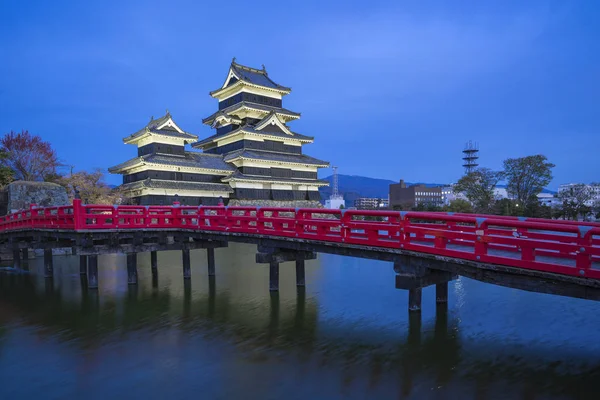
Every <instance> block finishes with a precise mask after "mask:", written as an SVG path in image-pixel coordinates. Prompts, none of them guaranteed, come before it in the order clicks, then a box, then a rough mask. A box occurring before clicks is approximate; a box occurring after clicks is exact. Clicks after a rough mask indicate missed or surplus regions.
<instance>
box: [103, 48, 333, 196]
mask: <svg viewBox="0 0 600 400" xmlns="http://www.w3.org/2000/svg"><path fill="white" fill-rule="evenodd" d="M290 92H291V89H290V88H288V87H285V86H281V85H279V84H277V83H275V82H274V81H273V80H271V78H270V77H269V75H268V74H267V71H266V69H265V67H264V66H263V67H262V69H256V68H250V67H246V66H244V65H241V64H238V63H236V62H235V58H234V59H233V61H232V63H231V66H230V67H229V72H228V74H227V78H226V79H225V82H224V83H223V85H222V86H221V88H219V89H217V90H214V91H212V92H210V95H211V96H212V97H213V98H215V99H217V100H218V102H219V108H218V111H217V112H215V113H214V114H212V115H211V116H209V117H207V118H205V119H203V120H202V122H203V123H204V124H206V125H209V126H210V127H211V128H213V129H215V133H214V134H213V135H212V136H209V137H207V138H206V139H203V140H200V141H198V136H196V135H194V134H191V133H188V132H186V131H184V130H183V129H182V128H181V127H179V125H177V124H176V123H175V121H174V120H173V117H172V116H171V114H170V113H169V112H168V111H167V113H166V115H164V116H163V117H161V118H158V119H154V118H151V119H150V122H148V124H147V125H146V126H145V127H143V128H142V129H141V130H139V131H138V132H136V133H134V134H132V135H130V136H127V137H126V138H124V139H123V141H124V142H125V143H126V144H134V145H137V148H138V156H137V157H136V158H134V159H131V160H129V161H126V162H124V163H122V164H119V165H117V166H114V167H112V168H109V171H110V172H111V173H115V174H122V175H123V185H122V186H121V189H122V190H123V192H124V195H125V196H126V197H128V198H130V199H131V202H132V203H133V204H140V205H161V204H164V205H167V204H172V203H173V202H174V201H179V202H180V203H181V204H183V205H213V204H217V203H218V202H219V200H220V199H222V200H223V201H224V202H225V203H226V204H229V205H264V206H282V207H286V206H289V207H316V206H319V200H320V195H319V191H318V189H319V187H320V186H327V185H328V183H327V182H326V181H321V180H318V179H317V170H318V169H319V168H324V167H328V166H329V163H328V162H326V161H321V160H318V159H316V158H313V157H310V156H307V155H305V154H303V153H302V146H303V145H305V144H307V143H312V142H313V141H314V138H313V137H310V136H305V135H301V134H299V133H295V132H293V131H292V130H290V128H289V127H288V125H287V124H288V123H289V122H291V121H293V120H296V119H298V118H300V114H299V113H297V112H293V111H290V110H288V109H285V108H283V104H282V100H283V96H285V95H287V94H289V93H290ZM187 144H190V145H191V146H192V147H193V148H195V149H199V150H202V152H200V151H187V150H186V149H185V146H186V145H187Z"/></svg>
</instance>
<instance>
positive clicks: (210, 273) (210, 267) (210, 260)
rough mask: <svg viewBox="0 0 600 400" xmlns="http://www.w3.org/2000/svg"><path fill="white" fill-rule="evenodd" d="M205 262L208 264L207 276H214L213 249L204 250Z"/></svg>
mask: <svg viewBox="0 0 600 400" xmlns="http://www.w3.org/2000/svg"><path fill="white" fill-rule="evenodd" d="M206 260H207V262H208V276H215V249H213V248H208V249H206Z"/></svg>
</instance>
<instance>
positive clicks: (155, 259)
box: [150, 251, 158, 275]
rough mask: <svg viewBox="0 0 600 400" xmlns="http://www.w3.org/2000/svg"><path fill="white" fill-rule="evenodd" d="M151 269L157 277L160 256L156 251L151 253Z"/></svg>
mask: <svg viewBox="0 0 600 400" xmlns="http://www.w3.org/2000/svg"><path fill="white" fill-rule="evenodd" d="M150 268H151V269H152V275H156V274H157V272H158V254H157V253H156V251H151V252H150Z"/></svg>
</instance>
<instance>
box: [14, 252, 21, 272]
mask: <svg viewBox="0 0 600 400" xmlns="http://www.w3.org/2000/svg"><path fill="white" fill-rule="evenodd" d="M13 266H14V267H15V268H16V269H21V250H19V248H15V249H13Z"/></svg>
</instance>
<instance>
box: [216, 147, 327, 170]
mask: <svg viewBox="0 0 600 400" xmlns="http://www.w3.org/2000/svg"><path fill="white" fill-rule="evenodd" d="M238 157H242V158H247V159H251V160H265V161H275V162H287V163H294V164H310V165H323V166H329V163H328V162H327V161H322V160H319V159H317V158H314V157H310V156H307V155H306V154H285V153H275V152H270V151H262V150H248V149H240V150H235V151H232V152H231V153H228V154H226V155H225V157H224V158H223V159H224V160H225V161H227V162H230V161H233V160H235V159H236V158H238Z"/></svg>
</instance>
